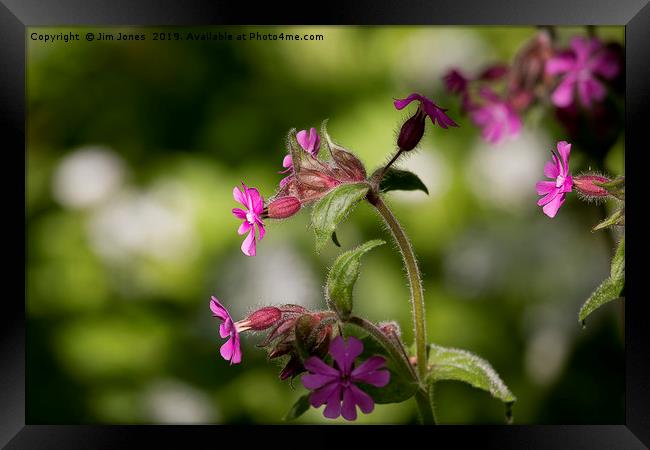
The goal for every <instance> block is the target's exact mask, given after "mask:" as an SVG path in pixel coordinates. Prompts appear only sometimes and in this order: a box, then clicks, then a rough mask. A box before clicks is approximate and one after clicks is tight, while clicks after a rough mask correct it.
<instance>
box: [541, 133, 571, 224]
mask: <svg viewBox="0 0 650 450" xmlns="http://www.w3.org/2000/svg"><path fill="white" fill-rule="evenodd" d="M557 151H558V153H559V156H558V155H557V154H556V153H555V152H553V159H552V160H551V161H548V162H547V163H546V164H545V165H544V175H546V176H547V177H548V178H552V179H553V181H538V182H537V184H535V187H536V188H537V195H543V196H544V197H542V198H540V199H539V200H538V201H537V205H538V206H543V208H542V210H543V211H544V214H546V215H547V216H549V217H551V218H552V217H555V214H557V211H558V209H560V206H562V204H563V203H564V200H565V197H566V193H567V192H571V189H572V187H573V178H572V177H571V173H570V172H569V156H570V153H571V144H569V143H568V142H566V141H561V142H558V143H557Z"/></svg>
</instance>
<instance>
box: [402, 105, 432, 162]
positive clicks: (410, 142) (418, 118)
mask: <svg viewBox="0 0 650 450" xmlns="http://www.w3.org/2000/svg"><path fill="white" fill-rule="evenodd" d="M425 118H426V114H424V112H423V111H422V108H418V110H417V112H416V113H415V115H413V117H411V118H410V119H408V120H407V121H406V122H404V125H402V129H401V130H400V131H399V136H398V137H397V146H398V147H399V149H400V150H402V151H403V152H408V151H410V150H413V149H414V148H415V146H416V145H418V144H419V143H420V140H421V139H422V136H423V135H424V119H425Z"/></svg>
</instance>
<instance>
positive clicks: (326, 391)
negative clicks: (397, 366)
mask: <svg viewBox="0 0 650 450" xmlns="http://www.w3.org/2000/svg"><path fill="white" fill-rule="evenodd" d="M210 309H211V310H212V314H213V315H214V316H215V317H217V318H218V319H220V320H221V324H220V325H219V335H220V336H221V338H227V340H226V342H225V343H224V344H223V345H222V346H221V349H220V354H221V357H222V358H223V359H225V360H226V361H229V362H230V364H231V365H232V364H239V363H240V362H241V360H242V351H241V341H240V337H239V334H240V333H243V332H244V331H249V330H252V331H268V335H267V336H266V338H265V339H264V340H263V341H262V342H261V343H260V344H259V345H258V346H259V347H269V359H275V358H280V357H283V356H287V355H288V356H289V358H288V362H287V363H286V365H285V366H284V368H283V369H282V371H281V372H280V379H281V380H285V379H287V378H293V377H295V376H296V375H299V374H300V373H302V372H305V371H309V374H307V375H304V376H303V377H302V383H303V385H304V386H305V387H306V388H307V389H310V390H312V391H313V392H312V393H311V395H310V397H309V401H310V403H311V405H312V406H313V407H315V408H318V407H320V406H321V405H323V404H325V403H327V407H326V408H325V411H324V413H323V414H324V416H325V417H328V418H331V419H335V418H337V417H339V416H340V415H342V416H343V417H344V418H345V419H347V420H355V419H356V418H357V413H356V407H357V406H358V407H359V409H361V411H362V412H364V413H365V414H368V413H370V412H372V410H373V408H374V401H373V399H372V397H370V395H368V394H367V393H365V392H364V391H362V390H361V389H360V388H359V387H357V384H359V383H365V384H370V385H372V386H375V387H383V386H385V385H386V384H388V382H389V380H390V372H389V371H388V370H381V369H383V368H384V367H385V365H386V360H385V358H383V357H382V356H371V357H370V358H368V359H367V360H366V361H364V362H363V363H361V364H360V365H358V366H355V360H356V359H357V358H358V357H359V356H360V355H361V353H362V352H363V343H362V342H361V341H360V340H358V339H356V338H354V337H350V338H348V342H347V344H346V343H345V341H344V339H343V338H342V337H341V336H336V337H335V338H332V337H333V336H334V331H335V330H334V327H333V326H332V324H333V320H332V317H333V313H332V312H331V311H322V312H311V311H309V310H307V309H306V308H304V307H302V306H299V305H281V306H266V307H263V308H260V309H258V310H256V311H254V312H253V313H251V314H250V315H249V316H248V317H246V318H245V319H242V320H240V321H237V322H234V321H233V319H232V317H231V315H230V313H229V312H228V310H227V309H226V308H225V306H223V305H222V304H221V303H220V302H219V300H218V299H217V298H216V297H214V296H213V297H212V299H211V301H210ZM327 353H329V354H330V355H331V357H332V359H333V361H334V366H329V365H327V363H326V362H325V361H324V359H323V358H324V357H325V355H326V354H327Z"/></svg>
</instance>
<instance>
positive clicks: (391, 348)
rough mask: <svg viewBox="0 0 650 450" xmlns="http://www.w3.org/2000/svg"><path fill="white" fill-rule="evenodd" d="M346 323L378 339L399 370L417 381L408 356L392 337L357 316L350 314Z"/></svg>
mask: <svg viewBox="0 0 650 450" xmlns="http://www.w3.org/2000/svg"><path fill="white" fill-rule="evenodd" d="M348 323H351V324H353V325H356V326H358V327H359V328H361V329H363V330H365V331H367V332H368V334H370V335H371V336H372V337H374V338H375V339H376V340H377V341H379V343H380V344H381V345H382V347H384V349H385V350H386V351H387V352H388V353H389V354H390V356H391V357H392V358H393V359H394V360H395V362H396V363H398V364H399V366H400V371H401V372H403V375H405V376H407V377H410V378H412V379H413V381H415V382H417V381H418V377H417V374H416V373H415V371H414V370H413V366H412V365H411V364H410V363H409V360H408V357H405V355H404V354H403V351H402V349H400V348H399V347H398V343H396V342H394V341H393V340H392V339H390V338H389V337H388V336H386V335H385V334H384V333H383V332H382V331H381V330H380V329H379V328H378V327H377V326H376V325H375V324H374V323H372V322H370V321H368V320H366V319H363V318H361V317H357V316H351V317H350V318H349V319H348Z"/></svg>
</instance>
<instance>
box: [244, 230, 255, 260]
mask: <svg viewBox="0 0 650 450" xmlns="http://www.w3.org/2000/svg"><path fill="white" fill-rule="evenodd" d="M241 251H242V252H243V253H244V255H246V256H255V254H256V253H255V232H254V231H253V230H251V232H250V233H248V236H246V239H244V242H242V244H241Z"/></svg>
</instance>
